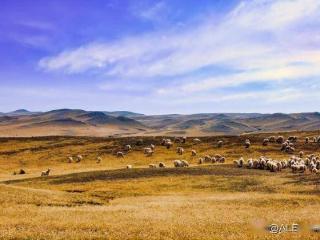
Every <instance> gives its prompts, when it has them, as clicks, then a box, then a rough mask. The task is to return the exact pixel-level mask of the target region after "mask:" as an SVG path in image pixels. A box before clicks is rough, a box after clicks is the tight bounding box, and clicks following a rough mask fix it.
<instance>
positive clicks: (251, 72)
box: [39, 0, 320, 99]
mask: <svg viewBox="0 0 320 240" xmlns="http://www.w3.org/2000/svg"><path fill="white" fill-rule="evenodd" d="M164 7H165V5H164V4H163V2H159V3H158V4H156V5H155V6H154V7H153V8H150V9H148V11H145V12H144V13H143V14H142V16H144V17H145V18H154V17H155V16H157V15H158V14H159V11H161V10H162V9H163V8H164ZM319 19H320V2H319V1H318V0H281V1H280V0H279V1H277V0H252V1H249V0H246V1H242V2H240V3H239V4H238V5H237V6H236V7H235V8H234V9H233V10H231V11H230V12H228V13H226V14H225V16H224V17H222V18H221V19H220V18H219V20H218V21H217V20H216V19H214V18H212V17H211V16H208V17H207V18H206V19H203V20H201V21H199V22H197V23H193V24H192V25H188V26H185V27H181V28H179V27H176V26H173V27H172V29H169V30H167V29H165V30H164V29H161V30H159V31H157V32H151V33H146V34H144V35H139V36H130V37H127V38H124V39H122V40H120V41H116V42H102V43H101V42H100V43H94V42H93V43H90V44H87V45H84V46H81V47H79V48H75V49H71V50H66V51H63V52H61V53H60V54H58V55H56V56H49V57H46V58H44V59H42V60H41V61H40V62H39V65H40V66H41V67H42V68H43V69H45V70H48V71H63V72H65V73H68V74H73V73H82V72H86V71H89V70H95V71H97V72H99V73H100V74H101V75H102V76H104V77H112V78H118V79H129V80H130V79H137V78H140V79H146V80H148V81H155V82H156V81H162V80H163V79H165V80H163V81H164V84H165V86H164V87H163V88H159V89H155V90H154V91H155V92H154V93H155V95H167V96H173V95H175V94H177V92H178V95H179V94H193V93H195V94H196V93H198V92H205V91H208V90H214V89H219V88H224V87H230V86H238V85H241V84H246V83H256V82H268V83H270V82H275V83H277V82H285V83H287V86H286V87H287V88H288V89H291V87H290V82H291V81H293V80H297V79H308V78H314V77H318V76H320V44H319V45H318V44H317V42H316V41H315V40H314V39H315V38H316V39H318V38H319V36H320V35H319V32H320V25H319V23H320V20H319ZM217 66H218V67H223V68H224V69H228V70H230V71H227V72H223V71H221V72H219V73H217V74H202V75H200V76H199V75H196V74H194V73H195V72H199V71H200V72H201V71H202V69H203V68H210V67H217ZM160 77H161V78H160ZM170 79H174V81H171V80H170ZM168 86H172V87H174V89H173V90H170V89H169V87H168ZM239 96H246V95H245V94H244V93H242V95H241V94H240V95H239ZM279 98H280V97H279ZM221 99H222V98H221Z"/></svg>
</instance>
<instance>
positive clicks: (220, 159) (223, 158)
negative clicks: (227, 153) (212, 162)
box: [214, 157, 226, 163]
mask: <svg viewBox="0 0 320 240" xmlns="http://www.w3.org/2000/svg"><path fill="white" fill-rule="evenodd" d="M214 159H215V158H214ZM217 161H218V162H220V163H224V162H225V161H226V159H225V157H221V158H219V159H218V160H217Z"/></svg>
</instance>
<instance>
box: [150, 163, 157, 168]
mask: <svg viewBox="0 0 320 240" xmlns="http://www.w3.org/2000/svg"><path fill="white" fill-rule="evenodd" d="M149 168H157V165H156V164H149Z"/></svg>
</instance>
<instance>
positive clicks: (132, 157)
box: [0, 132, 320, 239]
mask: <svg viewBox="0 0 320 240" xmlns="http://www.w3.org/2000/svg"><path fill="white" fill-rule="evenodd" d="M295 134H296V135H299V136H301V138H302V136H306V135H308V136H315V135H317V134H319V133H318V132H305V133H295ZM267 135H268V134H264V135H262V134H261V135H251V136H249V138H250V139H251V142H252V143H253V145H252V147H251V148H250V149H249V150H247V149H244V147H243V145H242V142H243V139H245V138H246V137H247V136H241V137H207V138H202V143H201V144H199V145H193V144H192V143H190V142H189V141H188V142H187V144H184V147H185V149H186V153H185V154H184V155H183V156H178V155H177V154H176V153H175V147H176V146H178V145H180V144H175V147H174V148H173V149H170V150H167V149H165V148H164V147H161V146H157V148H156V153H155V155H154V156H152V157H145V156H143V154H142V150H141V149H142V148H143V147H144V146H146V145H148V144H150V143H151V142H153V143H159V141H160V139H161V138H158V137H157V138H153V137H148V138H146V137H144V138H143V140H144V145H143V146H135V147H134V149H133V151H132V152H130V153H129V154H128V155H126V156H125V158H124V159H119V158H116V157H115V156H113V155H112V152H114V151H116V150H118V149H121V147H119V146H124V145H125V144H126V143H131V144H132V145H134V142H135V140H136V139H137V138H123V139H108V138H105V139H104V138H88V137H83V138H81V137H44V138H25V139H1V140H0V174H1V180H2V183H1V184H0V239H319V238H320V235H319V234H320V233H312V232H311V231H310V229H309V228H310V226H311V225H312V224H320V214H319V209H320V176H319V175H312V174H309V173H308V174H293V173H291V172H290V171H287V170H286V171H282V172H280V173H271V172H268V171H262V170H248V169H238V168H234V167H233V166H232V164H231V162H232V161H233V160H234V159H237V158H239V157H240V156H244V157H249V156H250V157H258V156H261V155H266V156H269V157H273V158H277V159H285V158H288V157H289V155H287V154H284V153H281V152H280V151H279V145H277V144H271V145H269V146H267V147H262V145H261V142H262V139H263V138H264V137H265V136H267ZM284 135H285V134H284ZM219 139H223V140H224V142H225V144H224V146H223V147H222V148H218V147H217V146H216V143H217V141H218V140H219ZM157 145H159V144H157ZM191 149H196V150H197V152H198V155H199V156H203V155H205V154H215V153H220V154H223V155H224V156H226V157H227V163H226V164H215V165H202V166H198V165H197V164H196V162H197V159H198V157H195V158H192V157H191ZM300 150H304V151H305V152H306V153H319V147H318V146H317V145H316V144H310V145H305V144H304V143H303V140H302V139H301V140H300V141H299V143H298V144H297V151H300ZM76 154H81V155H83V156H84V160H83V161H82V162H81V163H78V164H77V163H67V157H68V156H69V155H76ZM97 156H102V158H103V161H102V163H101V164H96V157H97ZM173 159H187V160H188V161H189V162H191V163H192V166H191V167H190V168H183V169H174V168H171V166H172V160H173ZM160 161H162V162H165V163H167V165H169V166H170V168H166V169H149V168H147V165H148V164H149V163H158V162H160ZM127 164H132V165H133V166H134V167H135V168H134V169H124V167H125V166H126V165H127ZM48 167H50V168H51V169H52V171H53V176H50V177H42V178H41V177H39V175H40V172H41V171H42V170H45V169H46V168H48ZM20 168H23V169H25V170H26V171H27V174H26V175H15V176H13V175H12V172H13V171H17V170H19V169H20ZM271 223H278V224H292V223H298V224H299V226H300V228H301V229H300V231H299V232H298V233H281V234H271V233H269V232H268V231H266V230H265V229H264V228H265V227H266V226H267V225H268V224H271Z"/></svg>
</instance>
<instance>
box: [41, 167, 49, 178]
mask: <svg viewBox="0 0 320 240" xmlns="http://www.w3.org/2000/svg"><path fill="white" fill-rule="evenodd" d="M49 174H50V168H48V170H47V171H42V172H41V177H43V176H49Z"/></svg>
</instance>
